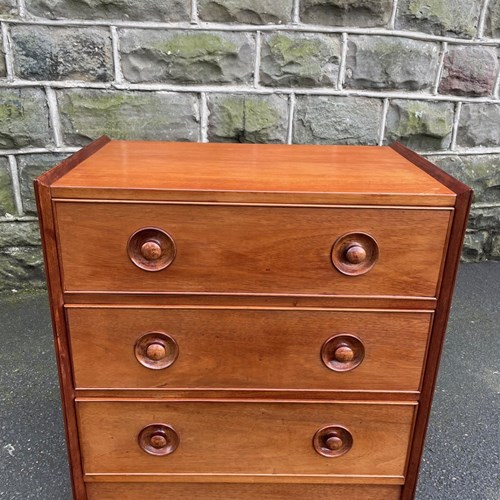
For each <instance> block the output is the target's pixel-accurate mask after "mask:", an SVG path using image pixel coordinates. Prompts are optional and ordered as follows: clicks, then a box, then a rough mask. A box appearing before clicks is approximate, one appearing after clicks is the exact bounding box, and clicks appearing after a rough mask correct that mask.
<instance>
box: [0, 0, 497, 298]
mask: <svg viewBox="0 0 500 500" xmlns="http://www.w3.org/2000/svg"><path fill="white" fill-rule="evenodd" d="M0 19H1V29H2V37H1V39H0V288H3V289H18V288H23V287H24V288H26V287H40V286H43V273H42V270H41V253H40V240H39V236H38V229H37V222H36V207H35V203H34V199H33V191H32V180H33V178H34V177H35V176H36V175H38V174H39V173H40V172H42V171H44V170H46V169H47V168H48V167H50V166H52V165H53V164H54V163H56V162H57V161H59V160H61V159H62V158H64V157H65V156H67V155H68V154H69V153H71V152H73V151H76V150H77V149H78V148H79V147H81V146H82V145H84V144H86V143H87V142H88V141H90V140H91V139H94V138H96V137H98V136H100V135H101V134H104V133H105V134H108V135H110V136H111V137H112V138H116V139H118V138H128V139H160V140H161V139H163V140H181V141H229V142H273V143H319V144H388V143H390V142H391V141H394V140H399V141H401V142H403V143H405V144H407V145H409V146H410V147H411V148H413V149H415V150H417V151H419V152H420V153H423V154H425V155H426V156H427V157H429V158H430V159H431V160H432V161H434V162H436V163H437V164H438V165H440V166H442V167H443V168H444V169H446V170H448V171H449V172H451V173H453V174H454V175H456V176H457V177H459V178H461V179H463V180H464V181H465V182H467V183H469V184H470V185H471V186H472V187H473V188H474V189H475V190H476V194H475V201H474V209H473V211H472V216H471V219H470V224H469V230H468V233H467V239H466V246H465V249H464V259H466V260H481V259H486V258H493V259H500V96H499V86H500V78H499V59H498V56H499V46H500V0H192V1H189V0H106V1H104V0H0ZM369 174H370V173H369V172H367V175H369Z"/></svg>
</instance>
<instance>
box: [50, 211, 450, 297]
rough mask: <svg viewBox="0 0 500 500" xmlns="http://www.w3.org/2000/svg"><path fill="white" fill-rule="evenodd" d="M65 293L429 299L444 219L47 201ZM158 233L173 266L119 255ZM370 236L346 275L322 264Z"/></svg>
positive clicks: (419, 214)
mask: <svg viewBox="0 0 500 500" xmlns="http://www.w3.org/2000/svg"><path fill="white" fill-rule="evenodd" d="M56 211H57V220H58V236H59V244H60V250H61V262H62V268H63V278H64V287H65V289H66V290H74V291H78V290H79V291H85V290H88V291H90V290H108V291H113V290H121V291H135V290H137V291H149V292H155V291H161V290H168V291H171V292H175V291H180V292H215V293H224V292H240V293H252V292H260V293H266V292H267V293H285V294H289V293H300V294H308V293H316V294H330V295H336V294H340V295H342V294H348V295H402V296H405V295H409V296H430V297H433V296H435V294H436V286H437V283H438V279H439V273H440V270H441V263H442V260H443V254H444V250H445V242H446V237H447V232H448V224H449V221H450V212H449V211H448V210H418V209H407V210H405V209H370V208H352V209H347V208H293V209H291V208H276V207H275V208H272V209H270V208H263V207H241V206H239V207H235V206H231V207H225V206H214V205H208V206H181V205H161V204H139V205H138V204H133V203H116V204H115V203H78V202H59V203H56ZM147 226H154V227H158V228H161V229H163V230H166V231H168V233H169V234H170V235H171V236H172V238H173V239H174V241H175V244H176V247H177V255H176V258H175V260H174V261H173V263H172V264H171V265H170V266H169V267H168V268H166V269H164V270H162V271H158V272H148V271H144V270H143V269H140V268H138V267H137V266H135V265H134V264H133V263H132V262H131V260H130V259H129V257H128V255H127V242H128V239H129V237H130V235H131V234H133V233H134V232H135V231H137V230H138V229H139V228H141V227H147ZM352 231H358V232H365V233H368V234H371V235H372V237H373V238H375V240H376V241H377V243H378V247H379V258H378V261H377V263H376V264H375V266H374V267H373V269H372V270H371V271H369V272H368V273H366V274H363V275H360V276H346V275H344V274H342V273H340V272H339V271H337V270H336V269H335V268H334V266H333V264H332V261H331V255H330V253H331V249H332V246H333V244H334V242H335V241H336V240H337V238H339V237H340V236H341V235H343V234H345V233H349V232H352Z"/></svg>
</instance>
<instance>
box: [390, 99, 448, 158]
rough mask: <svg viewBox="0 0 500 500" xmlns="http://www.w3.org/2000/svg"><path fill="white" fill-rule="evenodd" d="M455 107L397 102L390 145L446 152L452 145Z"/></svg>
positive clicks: (393, 105)
mask: <svg viewBox="0 0 500 500" xmlns="http://www.w3.org/2000/svg"><path fill="white" fill-rule="evenodd" d="M453 117H454V106H453V104H452V103H449V102H426V101H407V100H402V99H395V100H393V101H391V103H390V105H389V111H388V113H387V125H386V143H391V142H394V141H400V142H402V143H403V144H406V145H407V146H408V147H410V148H412V149H418V150H419V151H432V150H434V149H446V148H447V147H448V146H449V145H450V143H451V135H452V132H453Z"/></svg>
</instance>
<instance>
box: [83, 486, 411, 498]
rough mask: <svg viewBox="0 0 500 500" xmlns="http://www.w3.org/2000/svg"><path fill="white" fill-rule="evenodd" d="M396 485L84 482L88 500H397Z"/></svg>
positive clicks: (399, 489) (398, 491)
mask: <svg viewBox="0 0 500 500" xmlns="http://www.w3.org/2000/svg"><path fill="white" fill-rule="evenodd" d="M400 491H401V487H400V486H384V485H376V486H375V485H370V486H365V485H359V486H347V485H340V484H337V485H331V484H259V483H256V484H227V483H226V484H206V483H205V484H203V483H200V484H179V483H170V484H161V483H156V484H152V483H149V484H148V483H88V484H87V492H88V493H87V494H88V500H117V499H120V500H144V499H148V500H165V499H167V498H168V499H169V500H291V499H294V498H303V499H304V500H310V499H314V500H367V499H368V500H398V499H399V495H400Z"/></svg>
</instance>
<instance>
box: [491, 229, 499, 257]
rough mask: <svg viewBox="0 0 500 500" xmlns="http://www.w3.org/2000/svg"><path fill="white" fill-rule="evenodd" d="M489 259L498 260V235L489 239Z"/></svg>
mask: <svg viewBox="0 0 500 500" xmlns="http://www.w3.org/2000/svg"><path fill="white" fill-rule="evenodd" d="M490 257H491V258H492V259H495V260H500V234H495V235H494V236H493V238H492V239H491V254H490Z"/></svg>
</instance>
